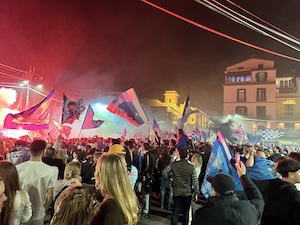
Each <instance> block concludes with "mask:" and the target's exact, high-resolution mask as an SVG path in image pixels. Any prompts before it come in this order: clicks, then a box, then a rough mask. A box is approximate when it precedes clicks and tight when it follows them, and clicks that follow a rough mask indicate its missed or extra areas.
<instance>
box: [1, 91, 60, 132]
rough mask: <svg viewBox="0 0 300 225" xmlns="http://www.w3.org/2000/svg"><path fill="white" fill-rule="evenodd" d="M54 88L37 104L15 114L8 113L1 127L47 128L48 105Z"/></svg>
mask: <svg viewBox="0 0 300 225" xmlns="http://www.w3.org/2000/svg"><path fill="white" fill-rule="evenodd" d="M53 95H54V89H53V90H52V91H51V92H50V93H49V94H48V95H47V97H46V98H45V99H44V100H43V101H41V102H40V103H39V104H37V105H35V106H33V107H31V108H30V109H27V110H25V111H22V112H20V113H17V114H11V113H9V114H8V115H7V116H6V117H5V120H4V124H3V127H4V128H8V129H23V130H40V129H48V128H49V119H50V105H51V102H52V98H53Z"/></svg>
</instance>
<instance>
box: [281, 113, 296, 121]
mask: <svg viewBox="0 0 300 225" xmlns="http://www.w3.org/2000/svg"><path fill="white" fill-rule="evenodd" d="M278 119H286V120H300V115H299V113H296V112H293V113H288V114H287V113H285V112H280V113H279V114H278Z"/></svg>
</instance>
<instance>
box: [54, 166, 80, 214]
mask: <svg viewBox="0 0 300 225" xmlns="http://www.w3.org/2000/svg"><path fill="white" fill-rule="evenodd" d="M80 173H81V164H80V162H70V163H68V164H67V166H66V168H65V172H64V179H62V180H58V181H56V183H55V184H54V190H53V201H54V212H56V209H57V204H58V202H59V200H60V199H61V194H62V193H63V191H65V190H66V189H67V188H68V187H69V186H72V185H71V183H72V182H76V183H80V184H81V177H80ZM77 186H80V185H77Z"/></svg>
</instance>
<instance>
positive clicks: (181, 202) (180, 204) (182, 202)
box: [171, 195, 192, 225]
mask: <svg viewBox="0 0 300 225" xmlns="http://www.w3.org/2000/svg"><path fill="white" fill-rule="evenodd" d="M191 201H192V195H190V196H173V202H174V205H173V212H172V217H171V225H177V222H178V217H179V213H180V210H181V209H182V223H181V224H182V225H188V223H189V210H190V205H191Z"/></svg>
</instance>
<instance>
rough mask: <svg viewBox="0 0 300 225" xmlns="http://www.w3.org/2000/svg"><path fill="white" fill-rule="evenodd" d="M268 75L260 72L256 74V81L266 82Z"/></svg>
mask: <svg viewBox="0 0 300 225" xmlns="http://www.w3.org/2000/svg"><path fill="white" fill-rule="evenodd" d="M267 75H268V74H267V73H266V72H259V73H256V81H257V82H264V81H267Z"/></svg>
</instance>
